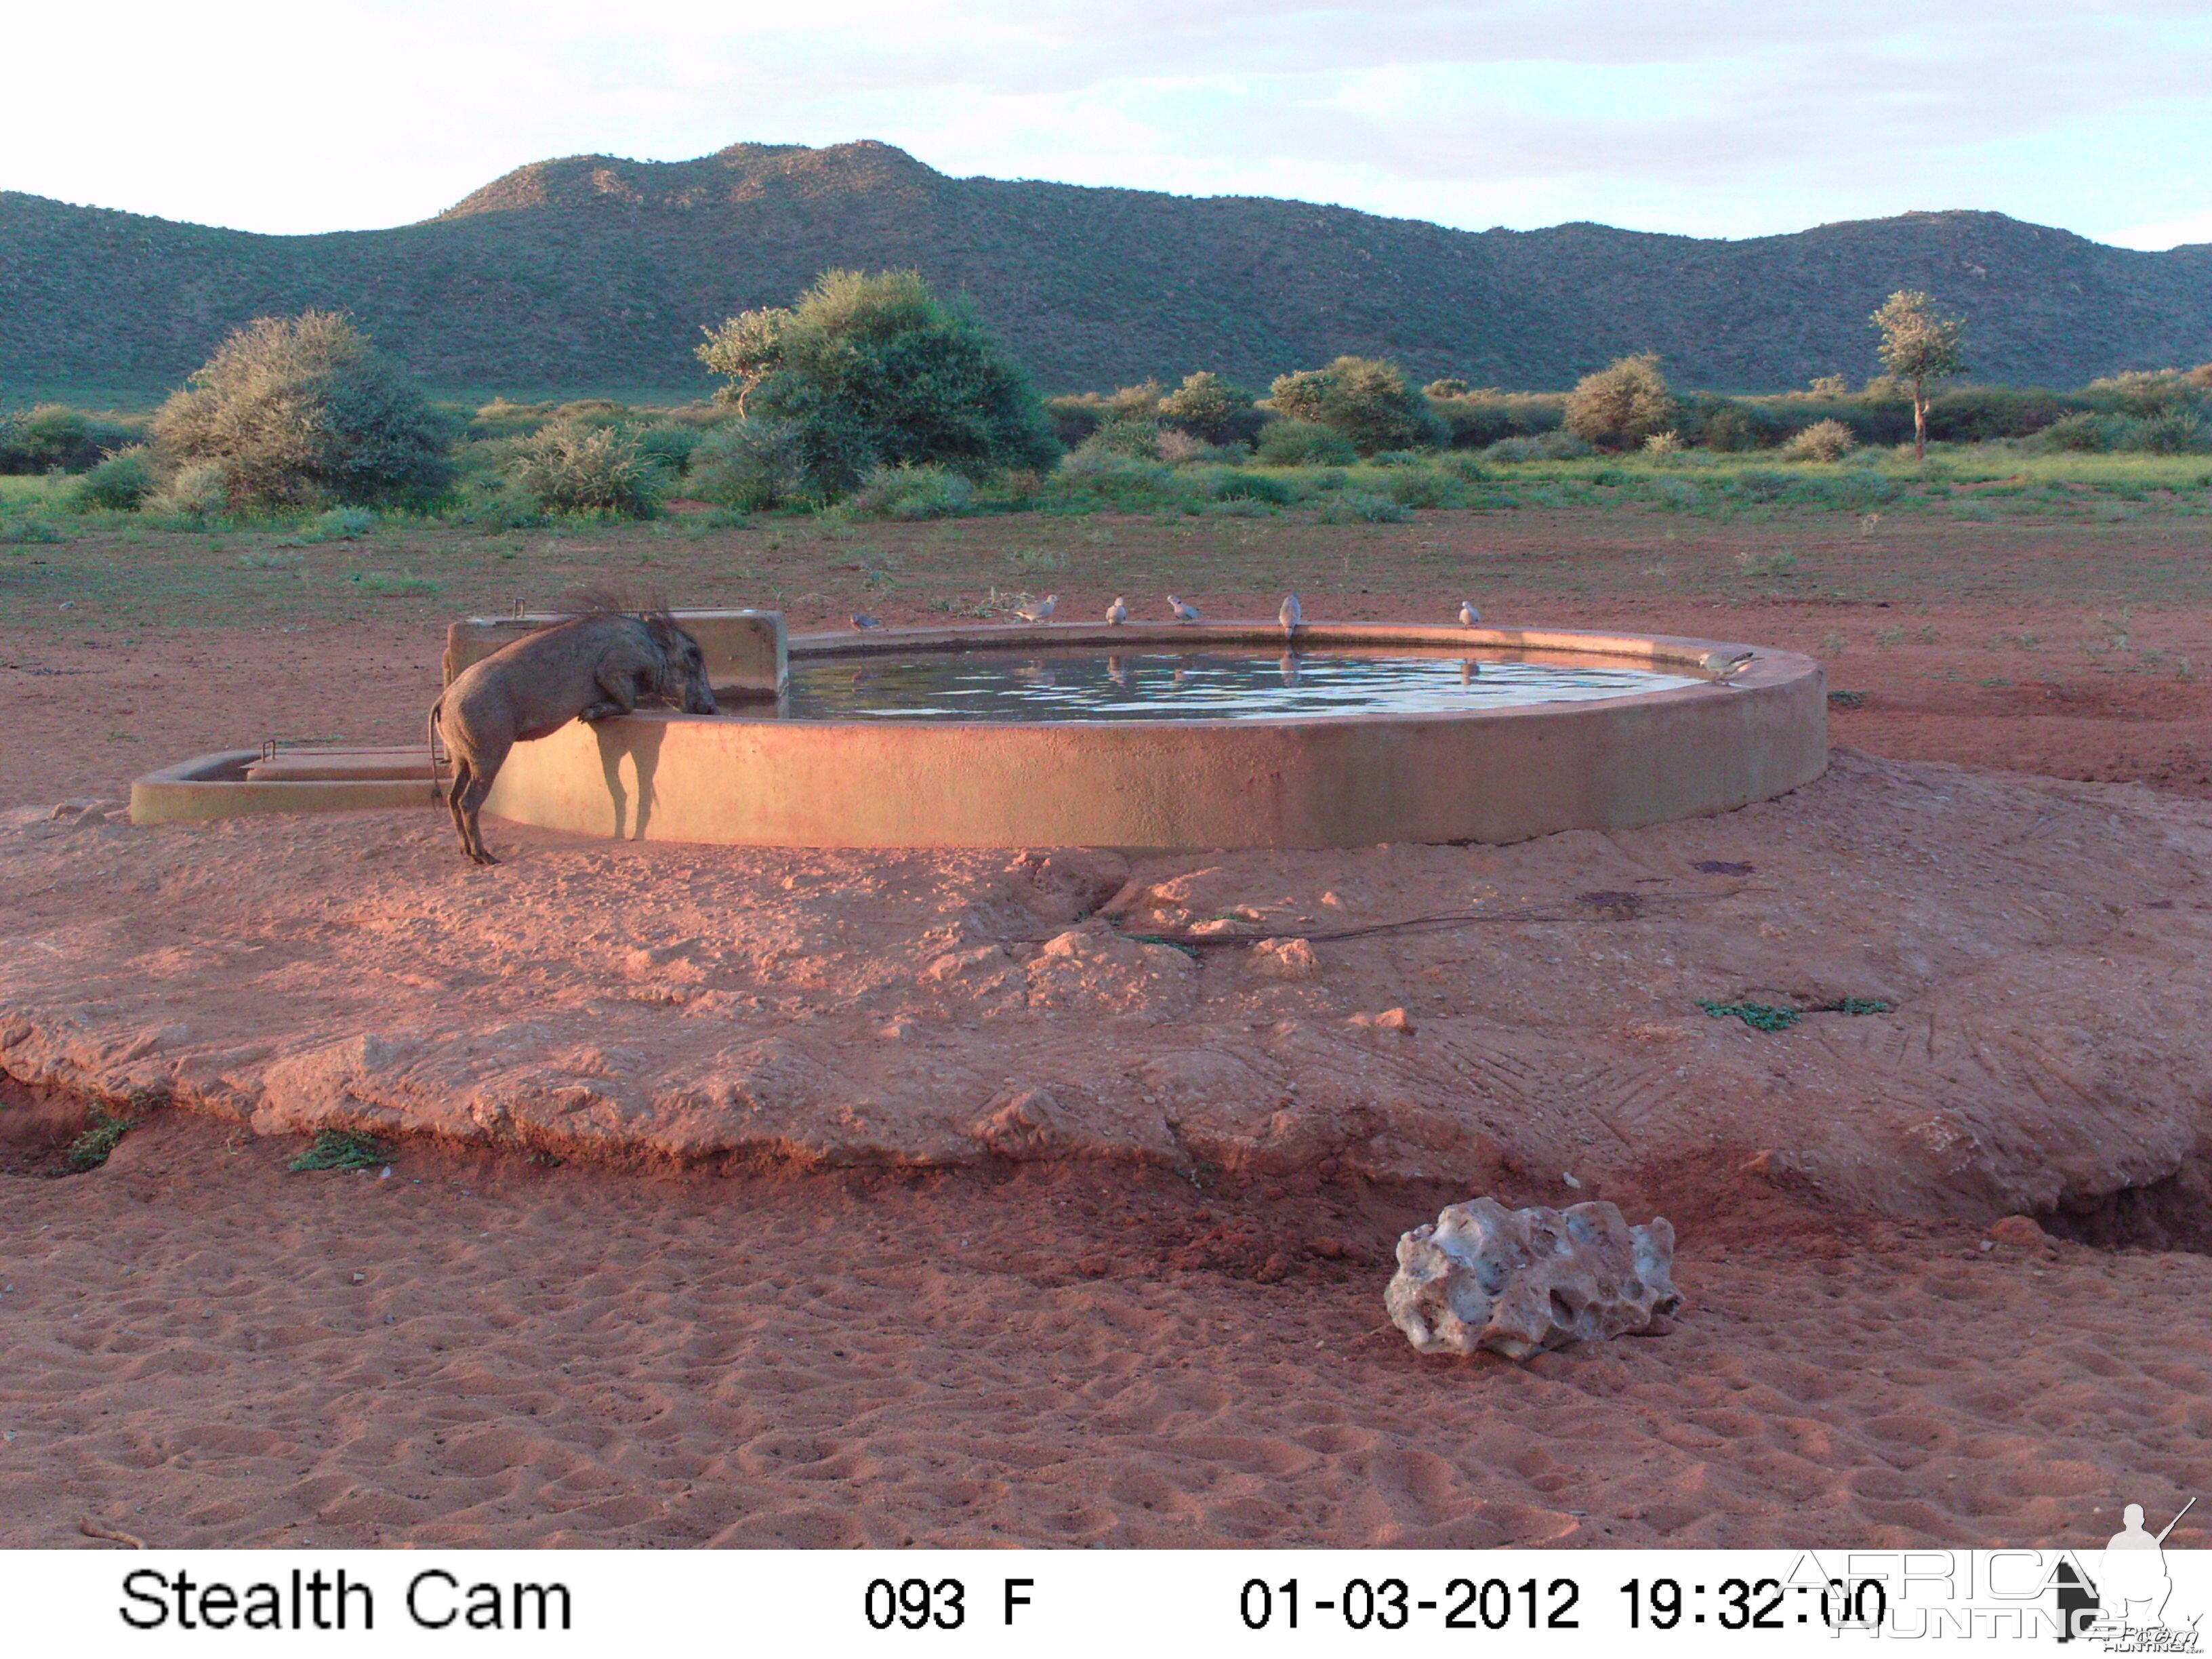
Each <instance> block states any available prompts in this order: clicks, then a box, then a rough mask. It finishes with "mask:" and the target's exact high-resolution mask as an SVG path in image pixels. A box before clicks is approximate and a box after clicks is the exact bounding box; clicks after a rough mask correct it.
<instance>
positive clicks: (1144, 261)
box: [0, 143, 2212, 398]
mask: <svg viewBox="0 0 2212 1659" xmlns="http://www.w3.org/2000/svg"><path fill="white" fill-rule="evenodd" d="M840 264H842V265H855V266H860V267H865V268H870V269H881V268H884V267H890V266H909V265H910V266H914V267H915V268H917V269H919V270H921V271H922V272H924V273H925V274H926V275H927V276H929V277H930V278H931V279H932V280H933V282H935V283H938V284H939V286H940V287H941V288H942V289H947V290H951V291H959V292H964V293H966V294H967V295H969V296H971V298H972V299H973V301H974V303H975V307H976V308H977V310H978V311H979V312H980V313H981V315H982V317H983V318H984V319H985V320H986V321H987V323H988V324H989V325H990V326H991V327H992V328H993V329H994V331H996V332H997V333H998V334H999V335H1000V337H1001V338H1002V339H1004V340H1005V341H1006V343H1007V344H1008V345H1009V346H1010V347H1011V348H1012V349H1013V350H1014V351H1015V352H1016V353H1017V354H1018V356H1020V357H1021V358H1022V359H1023V360H1024V362H1027V363H1028V364H1029V366H1030V368H1031V370H1032V371H1033V372H1034V373H1035V374H1036V377H1037V380H1038V381H1039V382H1040V384H1041V385H1042V386H1044V387H1045V388H1047V389H1049V390H1060V389H1073V388H1091V387H1097V388H1103V387H1108V386H1115V385H1121V384H1127V383H1129V382H1132V381H1135V380H1141V379H1143V378H1144V377H1145V376H1146V375H1147V374H1157V375H1159V376H1161V377H1162V378H1164V379H1172V378H1174V377H1176V376H1179V375H1181V374H1185V373H1187V372H1188V371H1189V370H1192V369H1194V368H1213V369H1216V370H1218V371H1220V372H1222V373H1224V374H1228V375H1229V376H1230V377H1231V379H1234V380H1242V381H1243V382H1245V383H1247V384H1249V385H1254V386H1264V385H1265V384H1266V382H1267V380H1268V379H1269V378H1270V377H1272V376H1273V375H1274V374H1279V373H1280V372H1282V371H1283V370H1285V369H1289V368H1301V367H1310V366H1312V365H1315V364H1317V363H1321V362H1326V361H1328V359H1329V358H1330V357H1333V356H1336V355H1338V354H1339V353H1341V352H1347V351H1349V352H1357V353H1360V354H1363V355H1383V356H1395V357H1396V358H1398V359H1399V360H1400V361H1401V362H1404V363H1405V364H1406V365H1407V368H1410V369H1411V370H1412V371H1413V373H1414V374H1415V375H1416V376H1417V377H1418V378H1420V379H1424V380H1425V379H1428V378H1431V377H1433V376H1437V375H1443V374H1456V375H1460V376H1463V377H1464V378H1466V379H1468V380H1471V381H1473V382H1474V383H1476V384H1478V385H1498V386H1513V387H1522V388H1547V387H1558V386H1565V385H1568V384H1570V383H1571V381H1572V380H1573V379H1574V378H1575V377H1576V376H1577V374H1582V373H1583V372H1585V371H1587V370H1588V369H1589V368H1594V367H1596V366H1598V365H1600V364H1602V363H1603V362H1607V360H1609V359H1610V358H1612V357H1613V356H1618V355H1620V354H1621V353H1624V352H1630V351H1644V350H1656V351H1658V352H1660V353H1662V355H1663V356H1664V357H1665V359H1666V362H1667V368H1668V374H1669V375H1670V376H1671V377H1672V378H1673V379H1674V380H1676V381H1677V382H1678V383H1680V384H1682V385H1686V386H1708V387H1717V388H1725V389H1730V390H1739V391H1776V390H1782V389H1784V388H1787V387H1790V386H1802V384H1803V383H1804V382H1805V381H1806V380H1808V378H1810V377H1811V376H1813V375H1815V374H1847V375H1850V376H1852V377H1854V378H1855V379H1856V378H1857V377H1859V376H1863V375H1865V374H1870V373H1872V372H1873V371H1874V368H1875V362H1874V356H1873V346H1872V343H1873V336H1872V331H1871V330H1870V329H1869V327H1868V325H1867V321H1866V319H1867V315H1868V313H1869V312H1871V311H1872V310H1873V309H1874V308H1875V306H1876V305H1878V304H1879V303H1881V300H1882V299H1883V297H1884V296H1885V295H1887V294H1889V293H1890V292H1891V291H1892V290H1893V289H1899V288H1920V289H1927V290H1928V291H1929V292H1930V293H1932V294H1934V295H1936V297H1937V298H1938V299H1939V300H1940V301H1942V303H1943V304H1944V305H1945V306H1947V307H1953V308H1955V309H1956V310H1959V311H1960V312H1963V313H1965V314H1966V316H1967V317H1968V318H1969V319H1970V321H1971V328H1970V332H1969V339H1970V341H1971V343H1972V366H1973V368H1974V370H1975V372H1976V375H1977V378H1979V379H1984V380H2006V381H2013V382H2020V383H2033V384H2042V385H2051V386H2075V385H2079V384H2081V382H2083V381H2085V380H2088V379H2091V378H2092V377H2094V376H2096V375H2100V374H2111V373H2113V372H2115V371H2117V370H2120V369H2124V368H2156V367H2162V366H2166V365H2186V364H2191V363H2196V362H2203V361H2204V360H2206V359H2207V358H2212V246H2193V247H2187V248H2179V249H2176V250H2174V251H2172V252H2166V253H2142V252H2130V251H2128V250H2125V249H2121V248H2113V247H2107V246H2103V245H2101V244H2099V243H2096V242H2092V241H2089V240H2086V239H2084V238H2082V237H2080V236H2076V235H2074V234H2070V233H2069V232H2066V231H2063V230H2055V229H2051V228H2045V227H2041V226H2036V225H2030V224H2025V223H2022V222H2019V221H2017V220H2014V219H2009V218H2007V217H2005V216H2003V215H2001V214H1994V213H1970V212H1951V213H1912V214H1905V215H1902V216H1899V217H1896V218H1892V219H1879V220H1869V221H1862V222H1854V223H1846V224H1834V225H1823V226H1820V228H1816V229H1812V230H1806V231H1800V232H1797V233H1795V234H1790V235H1784V236H1765V237H1756V238H1752V239H1749V240H1741V241H1720V240H1701V239H1699V238H1695V237H1687V236H1662V235H1653V234H1645V233H1642V232H1636V231H1625V230H1615V229H1612V228H1607V227H1606V226H1603V225H1593V224H1568V225H1559V226H1556V227H1553V228H1550V229H1546V230H1536V231H1510V230H1489V231H1481V232H1469V231H1458V230H1449V229H1446V228H1443V227H1441V226H1438V225H1431V224H1425V223H1422V222H1418V221H1413V220H1402V219H1384V218H1378V217H1376V216H1373V215H1370V214H1364V213H1356V212H1353V211H1352V210H1348V209H1344V208H1333V207H1322V206H1316V205H1314V204H1310V203H1304V202H1291V201H1277V200H1273V199H1268V198H1262V197H1211V198H1193V197H1178V196H1168V195H1163V194H1160V193H1158V192H1154V191H1134V190H1107V189H1096V188H1091V187H1086V186H1082V185H1056V184H1041V183H1034V182H1021V181H1010V180H1005V179H981V178H977V179H954V178H950V177H948V176H946V175H945V174H944V173H938V172H935V171H933V169H931V168H929V167H926V166H924V165H922V164H921V162H919V161H915V159H914V158H913V157H912V156H910V155H907V154H906V153H905V152H904V151H902V150H900V149H894V148H892V147H891V146H890V145H887V144H880V143H852V144H841V145H836V146H834V147H831V148H828V149H806V148H804V147H800V146H794V145H768V144H737V145H732V147H731V148H729V149H725V150H722V151H720V152H718V153H717V154H715V155H708V156H704V157H702V158H700V159H699V160H696V161H673V162H640V161H620V160H617V159H615V158H613V157H611V156H603V155H592V156H578V157H572V158H569V159H567V160H562V161H541V162H537V163H534V164H532V165H531V166H529V167H522V168H520V169H519V170H517V171H516V172H513V173H509V174H507V176H506V177H505V178H502V179H497V180H495V182H493V183H491V184H489V185H485V186H484V187H483V189H481V190H479V191H477V192H476V193H475V194H473V195H471V196H470V197H468V198H467V199H466V200H465V201H462V202H460V203H459V204H456V205H455V206H453V208H451V209H449V210H447V211H446V212H444V213H441V214H440V215H439V216H437V217H436V218H435V219H430V220H427V221H425V222H422V223H420V224H413V225H404V226H401V227H398V228H394V229H388V230H371V231H348V232H335V233H331V234H320V235H311V236H262V235H255V234H250V233H246V232H242V231H230V230H218V229H213V228H207V227H204V226H199V225H189V224H179V223H174V222H170V221H167V220H162V219H154V218H147V217H143V216H138V215H134V214H127V213H119V212H114V211H111V210H104V209H98V208H83V207H75V206H70V205H69V204H64V203H60V202H55V201H51V200H48V199H46V198H44V197H34V196H27V195H22V194H18V193H14V192H0V391H4V392H5V394H6V395H8V396H9V397H10V398H15V397H20V396H21V394H22V393H23V392H25V391H26V390H27V389H34V388H38V387H54V386H70V387H72V388H102V389H108V390H112V392H115V393H116V394H117V395H118V396H130V395H138V396H143V395H144V394H146V393H147V392H154V391H158V390H160V389H161V388H163V387H166V386H169V385H171V384H173V382H175V381H176V380H178V379H179V377H180V376H182V375H183V374H185V373H186V372H187V371H189V370H190V369H191V368H193V367H194V366H195V365H196V364H197V363H198V362H200V361H201V360H202V359H203V358H204V356H206V355H207V352H208V350H209V348H210V346H211V345H213V344H214V343H215V342H216V340H217V339H218V338H219V337H221V336H222V333H223V332H224V331H226V330H227V329H228V328H230V327H231V326H233V325H236V324H238V323H240V322H242V321H245V320H246V319H249V318H251V317H253V316H256V315H259V314H263V313H272V312H293V311H298V310H300V309H301V308H303V307H307V306H331V307H343V309H346V310H348V311H350V312H352V313H354V314H355V315H356V317H357V318H358V319H360V320H361V321H362V323H363V324H364V325H366V326H367V327H368V329H369V330H370V331H372V332H373V333H374V335H375V336H376V337H377V338H378V339H379V340H380V342H382V343H384V344H385V345H386V347H387V348H388V349H392V351H394V352H396V353H397V354H398V355H399V356H401V357H403V358H404V359H405V360H406V361H407V362H409V363H410V364H411V365H412V366H413V367H414V368H416V371H417V372H419V373H420V374H422V375H423V376H424V378H425V379H427V380H429V381H430V382H431V383H432V384H434V385H436V386H446V387H453V388H468V389H471V390H475V391H480V392H488V391H491V390H501V391H506V392H510V393H513V394H517V395H520V394H524V393H527V392H544V391H562V392H582V391H589V390H611V389H615V388H623V389H626V390H632V391H635V390H636V389H640V388H650V389H652V390H654V391H657V392H664V393H666V394H671V395H679V396H680V395H687V394H695V393H698V392H704V391H705V390H707V389H708V386H709V385H710V384H711V382H710V381H709V380H708V378H707V377H706V376H705V375H704V374H703V373H702V371H701V370H700V369H699V368H698V366H697V365H696V363H695V362H693V361H692V359H691V356H690V353H691V348H692V346H693V345H694V344H696V343H697V341H698V339H699V337H700V336H699V329H700V325H702V324H705V323H709V322H714V321H717V320H719V319H721V318H722V317H724V316H726V315H727V314H729V313H732V312H734V311H738V310H741V309H744V307H750V306H758V305H764V304H780V303H783V302H786V301H788V300H789V299H790V298H791V297H792V295H793V294H795V293H796V292H797V291H798V290H799V289H800V288H802V287H804V286H805V284H806V283H808V282H810V281H811V280H812V278H813V277H814V276H815V275H816V274H817V272H818V271H820V270H823V269H824V268H825V267H829V266H832V265H840Z"/></svg>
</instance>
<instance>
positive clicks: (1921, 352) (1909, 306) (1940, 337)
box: [1874, 289, 1966, 461]
mask: <svg viewBox="0 0 2212 1659" xmlns="http://www.w3.org/2000/svg"><path fill="white" fill-rule="evenodd" d="M1874 325H1875V327H1876V328H1878V329H1880V330H1881V347H1880V348H1879V349H1880V350H1881V366H1882V367H1883V368H1886V369H1887V370H1888V371H1889V372H1890V373H1891V374H1893V375H1895V376H1896V377H1897V378H1898V379H1899V380H1910V381H1911V382H1912V459H1914V460H1916V461H1922V460H1925V459H1927V458H1928V385H1929V381H1931V380H1942V379H1943V378H1944V377H1945V376H1947V375H1951V374H1957V373H1959V371H1960V370H1961V369H1963V368H1966V340H1965V336H1966V320H1965V319H1963V318H1959V317H1938V316H1937V315H1936V302H1935V301H1933V300H1931V299H1929V297H1928V296H1927V295H1925V294H1921V293H1917V292H1911V291H1908V290H1906V289H1899V290H1898V291H1897V292H1896V293H1894V294H1893V295H1890V296H1889V298H1888V299H1887V301H1884V302H1883V304H1882V307H1881V310H1880V311H1877V312H1875V314H1874Z"/></svg>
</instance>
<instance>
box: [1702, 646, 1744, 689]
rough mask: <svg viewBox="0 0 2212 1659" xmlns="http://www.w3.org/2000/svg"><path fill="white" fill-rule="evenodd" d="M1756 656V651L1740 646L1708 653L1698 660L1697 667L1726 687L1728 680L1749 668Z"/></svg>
mask: <svg viewBox="0 0 2212 1659" xmlns="http://www.w3.org/2000/svg"><path fill="white" fill-rule="evenodd" d="M1758 654H1759V653H1757V652H1756V651H1749V650H1746V649H1744V648H1743V647H1741V646H1739V647H1735V649H1733V650H1727V649H1723V650H1720V651H1708V652H1706V653H1705V656H1704V657H1703V658H1702V659H1699V664H1698V665H1699V667H1700V668H1702V669H1704V670H1705V672H1707V673H1708V674H1711V676H1712V677H1713V678H1714V680H1715V681H1716V682H1717V683H1718V684H1722V685H1726V684H1728V683H1729V680H1731V679H1732V678H1735V676H1736V675H1738V674H1741V672H1743V671H1744V670H1745V669H1747V668H1748V667H1750V666H1751V664H1752V659H1753V658H1755V657H1756V656H1758Z"/></svg>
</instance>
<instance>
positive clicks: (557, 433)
mask: <svg viewBox="0 0 2212 1659" xmlns="http://www.w3.org/2000/svg"><path fill="white" fill-rule="evenodd" d="M512 477H513V480H514V483H515V485H516V487H517V488H518V489H522V490H525V491H526V492H527V493H528V494H530V495H532V496H535V497H536V498H537V500H538V502H539V503H540V504H541V505H542V506H543V507H544V509H545V511H547V512H548V513H581V514H589V515H595V516H599V517H604V518H628V519H649V518H652V517H653V516H654V515H655V514H657V513H659V511H660V489H661V474H660V469H659V467H657V466H655V465H653V463H652V462H650V461H648V460H647V459H645V457H644V455H643V454H642V453H641V452H640V451H639V449H638V447H637V443H636V441H635V439H633V438H631V437H630V436H629V435H628V434H626V433H624V432H622V431H620V430H617V428H612V427H599V428H592V427H588V426H586V425H584V424H583V423H582V422H580V421H575V420H567V419H564V420H558V421H552V422H548V423H547V424H545V425H544V426H542V427H540V428H538V430H537V431H536V432H534V433H532V435H530V436H529V437H527V438H525V439H523V440H522V441H521V442H520V443H519V444H517V445H516V446H515V452H514V460H513V469H512Z"/></svg>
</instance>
